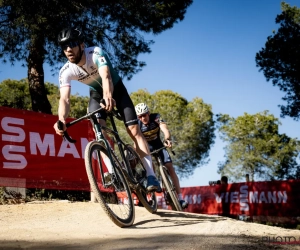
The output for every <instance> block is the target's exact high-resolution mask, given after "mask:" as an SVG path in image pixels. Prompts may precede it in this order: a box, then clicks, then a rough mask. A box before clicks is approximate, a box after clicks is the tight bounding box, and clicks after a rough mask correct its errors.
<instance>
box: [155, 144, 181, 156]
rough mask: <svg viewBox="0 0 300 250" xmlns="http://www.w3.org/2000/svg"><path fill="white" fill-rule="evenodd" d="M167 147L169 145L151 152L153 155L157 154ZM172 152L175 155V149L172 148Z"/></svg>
mask: <svg viewBox="0 0 300 250" xmlns="http://www.w3.org/2000/svg"><path fill="white" fill-rule="evenodd" d="M165 148H167V146H164V147H162V148H159V149H156V150H154V151H152V152H151V153H150V154H151V155H154V154H157V153H158V152H159V151H160V150H163V149H165ZM171 152H172V154H173V155H175V152H174V151H173V150H171Z"/></svg>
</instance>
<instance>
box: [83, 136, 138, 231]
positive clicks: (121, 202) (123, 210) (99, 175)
mask: <svg viewBox="0 0 300 250" xmlns="http://www.w3.org/2000/svg"><path fill="white" fill-rule="evenodd" d="M103 157H108V158H109V154H108V151H107V149H106V148H105V147H104V146H103V145H102V144H100V143H99V142H97V141H92V142H89V143H88V144H87V146H86V149H85V157H84V158H85V167H86V172H87V176H88V179H89V182H90V185H91V190H92V191H93V192H94V194H95V197H96V199H97V201H98V202H99V203H100V205H101V206H102V208H103V210H104V211H105V213H106V214H107V215H108V217H109V218H110V219H111V220H112V221H113V222H114V223H115V224H116V225H117V226H119V227H128V226H131V225H132V224H133V221H134V217H135V210H134V203H133V200H132V197H131V190H130V188H129V186H128V183H127V180H126V178H125V177H124V174H123V172H122V170H121V164H120V162H119V161H118V159H117V158H116V157H115V156H114V154H112V160H113V163H114V166H115V167H114V173H111V174H108V172H107V170H106V169H105V165H104V162H103V160H102V159H103ZM104 173H106V174H104Z"/></svg>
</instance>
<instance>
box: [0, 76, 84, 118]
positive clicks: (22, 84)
mask: <svg viewBox="0 0 300 250" xmlns="http://www.w3.org/2000/svg"><path fill="white" fill-rule="evenodd" d="M45 89H46V94H47V97H48V100H49V102H50V103H51V106H52V114H54V115H57V112H58V103H59V96H60V94H59V88H58V86H57V85H56V84H53V83H49V82H46V83H45ZM12 90H13V91H12ZM70 100H71V110H70V115H69V117H73V118H78V117H80V116H83V115H85V114H86V113H87V106H88V102H89V97H87V96H79V95H78V94H75V95H71V98H70ZM0 106H3V107H9V108H16V109H24V110H31V99H30V94H29V88H28V81H27V80H26V79H22V80H20V81H17V80H10V79H8V80H4V81H3V82H1V83H0Z"/></svg>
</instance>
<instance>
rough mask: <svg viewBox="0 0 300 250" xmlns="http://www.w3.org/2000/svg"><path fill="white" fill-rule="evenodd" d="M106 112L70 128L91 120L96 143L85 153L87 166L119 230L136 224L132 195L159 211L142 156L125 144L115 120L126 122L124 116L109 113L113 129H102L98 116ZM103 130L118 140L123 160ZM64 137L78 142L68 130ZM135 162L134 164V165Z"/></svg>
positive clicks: (94, 188) (97, 193)
mask: <svg viewBox="0 0 300 250" xmlns="http://www.w3.org/2000/svg"><path fill="white" fill-rule="evenodd" d="M102 109H103V108H99V109H97V110H95V111H93V112H90V113H88V114H86V115H84V116H82V117H80V118H78V119H76V120H73V121H71V122H68V123H67V124H66V127H67V128H68V127H70V126H72V125H74V124H76V123H78V122H80V121H82V120H85V119H89V120H90V121H91V123H92V126H93V128H94V131H95V135H96V140H95V141H91V142H89V143H88V144H87V146H86V148H85V154H84V159H85V167H86V172H87V176H88V180H89V182H90V185H91V190H92V191H93V192H94V194H95V197H96V199H97V201H98V202H99V203H100V205H101V206H102V208H103V210H104V211H105V213H106V214H107V215H108V217H109V218H110V219H111V220H112V222H114V223H115V224H116V225H117V226H119V227H129V226H131V225H132V224H133V222H134V218H135V208H134V202H133V199H132V193H133V194H135V195H136V196H137V198H138V199H139V201H140V202H141V203H142V204H143V206H144V207H145V208H146V209H147V210H148V211H149V212H151V213H154V212H156V211H157V200H156V195H155V192H148V191H147V188H146V185H147V175H146V169H145V167H144V165H143V163H142V161H141V159H140V157H139V155H138V154H137V152H136V151H135V149H134V148H133V147H132V146H131V145H129V144H125V143H124V142H123V141H122V140H121V138H120V136H119V134H118V131H117V127H116V124H115V121H114V117H116V118H117V119H119V120H122V117H121V116H120V114H119V113H118V112H117V111H116V110H113V111H112V112H108V117H109V118H110V122H111V125H112V129H110V128H108V127H106V126H101V125H100V124H99V122H98V120H97V118H96V116H95V114H96V113H98V112H99V111H100V110H102ZM57 125H58V128H59V129H62V126H63V124H62V122H61V121H57ZM102 131H105V132H106V133H107V134H109V135H112V136H113V138H114V141H115V142H116V143H117V145H118V151H119V157H120V158H121V160H120V159H119V157H118V156H117V154H116V151H114V150H113V149H112V147H111V145H110V143H109V142H108V140H107V139H106V138H105V137H104V134H103V132H102ZM63 137H64V139H67V140H68V141H69V142H71V143H75V142H76V140H74V139H72V138H71V137H70V136H69V134H68V132H67V130H66V131H64V135H63ZM103 155H105V156H106V157H108V158H109V160H110V161H111V165H112V167H113V171H112V174H109V175H107V174H106V175H105V173H107V171H106V167H105V166H104V164H103V159H102V158H103V157H102V156H103ZM132 162H134V165H132ZM107 176H109V177H107ZM106 177H107V178H106Z"/></svg>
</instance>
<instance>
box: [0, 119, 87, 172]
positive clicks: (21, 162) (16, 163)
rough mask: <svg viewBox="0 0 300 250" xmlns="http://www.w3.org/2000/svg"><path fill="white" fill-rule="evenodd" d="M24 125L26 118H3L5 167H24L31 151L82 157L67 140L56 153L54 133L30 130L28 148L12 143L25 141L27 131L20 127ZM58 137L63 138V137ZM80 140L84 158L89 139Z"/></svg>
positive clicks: (59, 155) (49, 154)
mask: <svg viewBox="0 0 300 250" xmlns="http://www.w3.org/2000/svg"><path fill="white" fill-rule="evenodd" d="M24 125H25V120H24V119H19V118H14V117H3V118H2V120H1V127H2V129H3V130H4V131H5V133H3V134H2V135H0V136H1V137H0V138H1V139H2V141H4V142H7V143H6V145H3V146H2V150H1V152H2V155H3V158H4V159H5V160H4V161H3V168H8V169H24V168H25V167H26V166H27V159H26V153H27V154H29V153H30V154H31V155H38V154H39V153H40V154H41V155H43V156H56V157H64V156H65V155H66V154H71V155H72V156H73V157H74V158H80V155H79V153H78V151H77V148H76V147H75V145H74V144H72V143H69V142H67V141H62V143H61V145H60V149H59V151H58V154H57V155H56V150H55V140H54V139H55V136H54V135H53V134H45V135H44V136H42V135H41V134H40V133H38V132H28V134H29V145H30V148H29V149H27V150H26V147H25V146H24V145H11V143H14V144H15V143H22V142H23V143H25V139H26V133H25V131H24V129H22V127H20V126H24ZM57 138H58V139H59V140H61V138H59V137H57ZM10 142H11V143H10ZM80 142H81V148H80V150H81V154H82V155H81V158H82V159H83V158H84V151H85V147H86V145H87V143H88V140H87V138H80ZM26 145H27V144H26ZM24 154H25V155H24ZM0 167H1V166H0Z"/></svg>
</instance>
